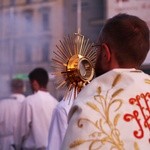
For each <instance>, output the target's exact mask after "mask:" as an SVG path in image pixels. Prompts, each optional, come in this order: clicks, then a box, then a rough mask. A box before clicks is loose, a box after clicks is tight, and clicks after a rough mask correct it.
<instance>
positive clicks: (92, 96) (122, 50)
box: [62, 14, 150, 150]
mask: <svg viewBox="0 0 150 150" xmlns="http://www.w3.org/2000/svg"><path fill="white" fill-rule="evenodd" d="M149 42H150V39H149V28H148V26H147V24H146V23H145V22H144V21H143V20H141V19H140V18H138V17H136V16H132V15H128V14H118V15H116V16H114V17H112V18H110V19H108V20H107V21H106V23H105V24H104V26H103V28H102V30H101V32H100V35H99V39H98V43H97V44H96V45H95V47H96V48H97V61H96V65H95V72H96V78H95V79H93V80H92V82H90V83H89V84H88V85H87V86H86V87H85V88H83V89H82V91H81V92H80V93H79V94H78V96H77V98H76V99H75V101H74V104H73V106H72V109H71V111H70V113H69V125H68V128H67V131H66V134H65V138H64V141H63V144H62V150H70V149H73V150H88V149H89V150H91V149H97V150H98V149H100V150H110V149H111V150H112V149H116V150H149V149H150V76H149V75H148V74H145V73H144V72H143V71H141V70H140V66H141V64H142V63H143V61H144V60H145V58H146V56H147V54H148V52H149Z"/></svg>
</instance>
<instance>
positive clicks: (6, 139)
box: [0, 79, 25, 150]
mask: <svg viewBox="0 0 150 150" xmlns="http://www.w3.org/2000/svg"><path fill="white" fill-rule="evenodd" d="M10 88H11V93H12V94H11V95H10V96H9V97H8V98H5V99H3V100H0V150H13V145H14V137H15V136H16V130H17V128H18V126H17V122H18V118H19V113H20V108H21V102H22V101H23V100H24V99H25V96H24V95H23V89H24V84H23V81H22V80H21V79H12V80H11V81H10Z"/></svg>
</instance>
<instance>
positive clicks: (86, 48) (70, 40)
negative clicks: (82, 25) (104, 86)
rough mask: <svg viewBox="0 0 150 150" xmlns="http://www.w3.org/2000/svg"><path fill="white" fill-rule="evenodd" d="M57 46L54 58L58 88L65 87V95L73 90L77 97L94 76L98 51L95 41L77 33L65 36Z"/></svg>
mask: <svg viewBox="0 0 150 150" xmlns="http://www.w3.org/2000/svg"><path fill="white" fill-rule="evenodd" d="M56 47H57V49H56V51H54V52H53V53H54V57H53V58H52V60H53V67H54V75H55V78H56V84H57V89H59V88H64V89H65V95H67V94H68V93H69V92H71V91H73V92H74V97H76V95H77V94H78V93H79V92H80V90H81V89H82V87H84V86H85V85H87V84H88V83H89V82H90V81H91V80H92V79H93V77H94V64H95V60H96V51H95V49H94V48H93V43H92V42H91V41H90V40H89V39H88V38H85V37H84V36H83V35H81V34H78V33H75V34H73V35H71V36H70V35H68V36H67V37H64V39H63V41H60V44H59V45H56ZM72 89H74V90H72Z"/></svg>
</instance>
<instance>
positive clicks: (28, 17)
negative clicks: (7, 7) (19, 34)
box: [24, 10, 33, 32]
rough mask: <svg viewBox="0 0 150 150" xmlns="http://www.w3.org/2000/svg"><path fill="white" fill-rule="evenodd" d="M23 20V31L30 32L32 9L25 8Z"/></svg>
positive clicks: (31, 27)
mask: <svg viewBox="0 0 150 150" xmlns="http://www.w3.org/2000/svg"><path fill="white" fill-rule="evenodd" d="M24 21H25V22H24V25H25V27H24V30H25V32H31V31H32V29H33V10H26V11H25V12H24Z"/></svg>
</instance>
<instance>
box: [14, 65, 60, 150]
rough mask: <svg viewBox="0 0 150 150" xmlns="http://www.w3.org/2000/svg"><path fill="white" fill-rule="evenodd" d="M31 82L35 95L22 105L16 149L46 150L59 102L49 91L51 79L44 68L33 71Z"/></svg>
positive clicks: (30, 75) (30, 74) (30, 76)
mask: <svg viewBox="0 0 150 150" xmlns="http://www.w3.org/2000/svg"><path fill="white" fill-rule="evenodd" d="M29 80H30V83H31V88H32V89H33V92H34V94H32V95H30V96H27V98H26V99H25V101H24V102H23V103H22V108H21V113H20V118H19V119H20V120H19V123H18V124H19V128H18V135H17V137H16V139H15V147H16V149H18V150H20V149H22V150H45V149H46V147H47V145H48V131H49V127H50V124H51V117H52V114H53V110H54V108H55V107H56V105H57V103H58V101H57V100H56V99H55V98H54V97H53V96H52V95H50V93H49V92H48V90H47V84H48V81H49V77H48V73H47V71H46V70H45V69H44V68H35V69H34V70H33V71H31V72H30V73H29Z"/></svg>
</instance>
